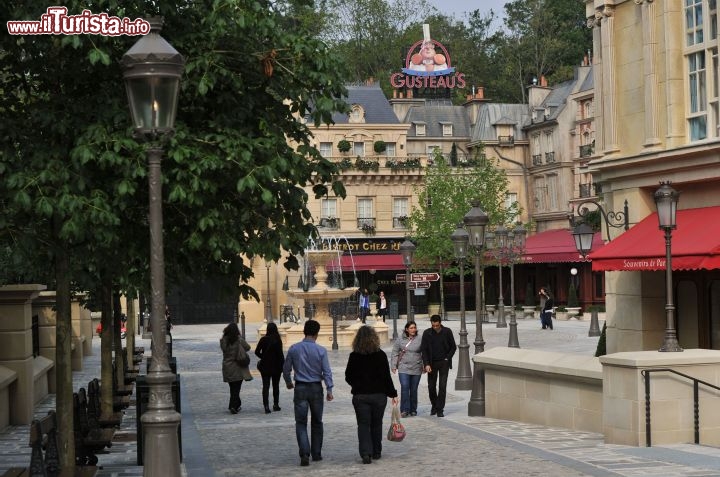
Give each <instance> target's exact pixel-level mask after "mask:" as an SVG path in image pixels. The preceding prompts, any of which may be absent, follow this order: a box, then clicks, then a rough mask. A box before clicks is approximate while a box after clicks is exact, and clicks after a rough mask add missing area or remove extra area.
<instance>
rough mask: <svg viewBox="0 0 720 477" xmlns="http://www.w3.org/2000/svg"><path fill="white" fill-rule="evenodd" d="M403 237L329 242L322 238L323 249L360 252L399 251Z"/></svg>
mask: <svg viewBox="0 0 720 477" xmlns="http://www.w3.org/2000/svg"><path fill="white" fill-rule="evenodd" d="M404 240H405V239H402V238H378V239H354V238H349V239H338V240H337V241H335V240H332V241H330V243H328V241H326V240H323V242H322V248H323V250H339V251H340V252H343V253H348V252H352V253H353V255H354V254H362V253H399V252H400V244H401V243H402V242H403V241H404Z"/></svg>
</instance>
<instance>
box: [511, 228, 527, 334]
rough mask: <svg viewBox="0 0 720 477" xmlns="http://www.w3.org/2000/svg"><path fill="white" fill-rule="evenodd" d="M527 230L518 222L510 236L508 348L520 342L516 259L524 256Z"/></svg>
mask: <svg viewBox="0 0 720 477" xmlns="http://www.w3.org/2000/svg"><path fill="white" fill-rule="evenodd" d="M526 235H527V230H526V229H525V227H523V226H522V224H520V223H519V222H518V224H517V225H516V226H515V228H514V229H513V230H512V232H511V233H510V235H509V236H508V239H509V241H508V242H509V245H510V308H512V312H511V315H510V333H509V335H508V347H509V348H519V347H520V341H519V339H518V332H517V317H516V316H515V259H516V258H517V257H519V256H522V253H523V250H524V249H525V236H526Z"/></svg>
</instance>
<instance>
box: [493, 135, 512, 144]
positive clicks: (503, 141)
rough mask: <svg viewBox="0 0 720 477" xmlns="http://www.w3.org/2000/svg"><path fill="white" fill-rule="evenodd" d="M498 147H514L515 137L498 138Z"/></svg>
mask: <svg viewBox="0 0 720 477" xmlns="http://www.w3.org/2000/svg"><path fill="white" fill-rule="evenodd" d="M497 139H498V146H513V145H514V144H515V137H514V136H498V138H497Z"/></svg>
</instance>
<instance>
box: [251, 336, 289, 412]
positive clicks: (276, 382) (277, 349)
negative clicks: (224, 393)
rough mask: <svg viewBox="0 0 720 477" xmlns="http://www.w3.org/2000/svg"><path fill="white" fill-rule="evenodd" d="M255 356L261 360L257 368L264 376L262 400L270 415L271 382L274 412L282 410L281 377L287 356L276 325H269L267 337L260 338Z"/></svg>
mask: <svg viewBox="0 0 720 477" xmlns="http://www.w3.org/2000/svg"><path fill="white" fill-rule="evenodd" d="M255 356H257V357H258V358H260V361H258V364H257V368H258V371H260V376H262V399H263V406H265V414H270V402H269V394H270V381H272V388H273V409H272V410H273V411H279V410H280V404H279V401H280V376H282V369H283V364H285V355H284V354H283V347H282V338H280V333H279V332H278V327H277V325H276V324H275V323H268V325H267V331H266V332H265V336H263V337H262V338H260V341H258V344H257V346H256V347H255Z"/></svg>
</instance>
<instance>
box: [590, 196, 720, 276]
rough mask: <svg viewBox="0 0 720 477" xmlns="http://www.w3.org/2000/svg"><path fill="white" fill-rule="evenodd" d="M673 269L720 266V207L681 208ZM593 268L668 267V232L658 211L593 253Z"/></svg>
mask: <svg viewBox="0 0 720 477" xmlns="http://www.w3.org/2000/svg"><path fill="white" fill-rule="evenodd" d="M671 245H672V268H673V270H698V269H705V270H712V269H717V268H720V207H702V208H699V209H686V210H678V211H677V228H676V229H675V230H673V233H672V243H671ZM590 258H591V259H592V268H593V270H596V271H610V270H625V271H637V270H665V233H664V232H663V231H662V230H660V229H659V227H658V219H657V213H652V214H650V215H649V216H648V217H645V218H644V219H643V220H642V221H641V222H640V223H638V224H637V225H635V226H634V227H632V228H631V229H630V230H628V231H627V232H625V233H624V234H622V235H620V236H619V237H617V238H616V239H614V240H613V241H612V242H610V243H608V244H607V245H606V246H605V247H603V248H602V250H598V251H597V252H593V253H591V254H590Z"/></svg>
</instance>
